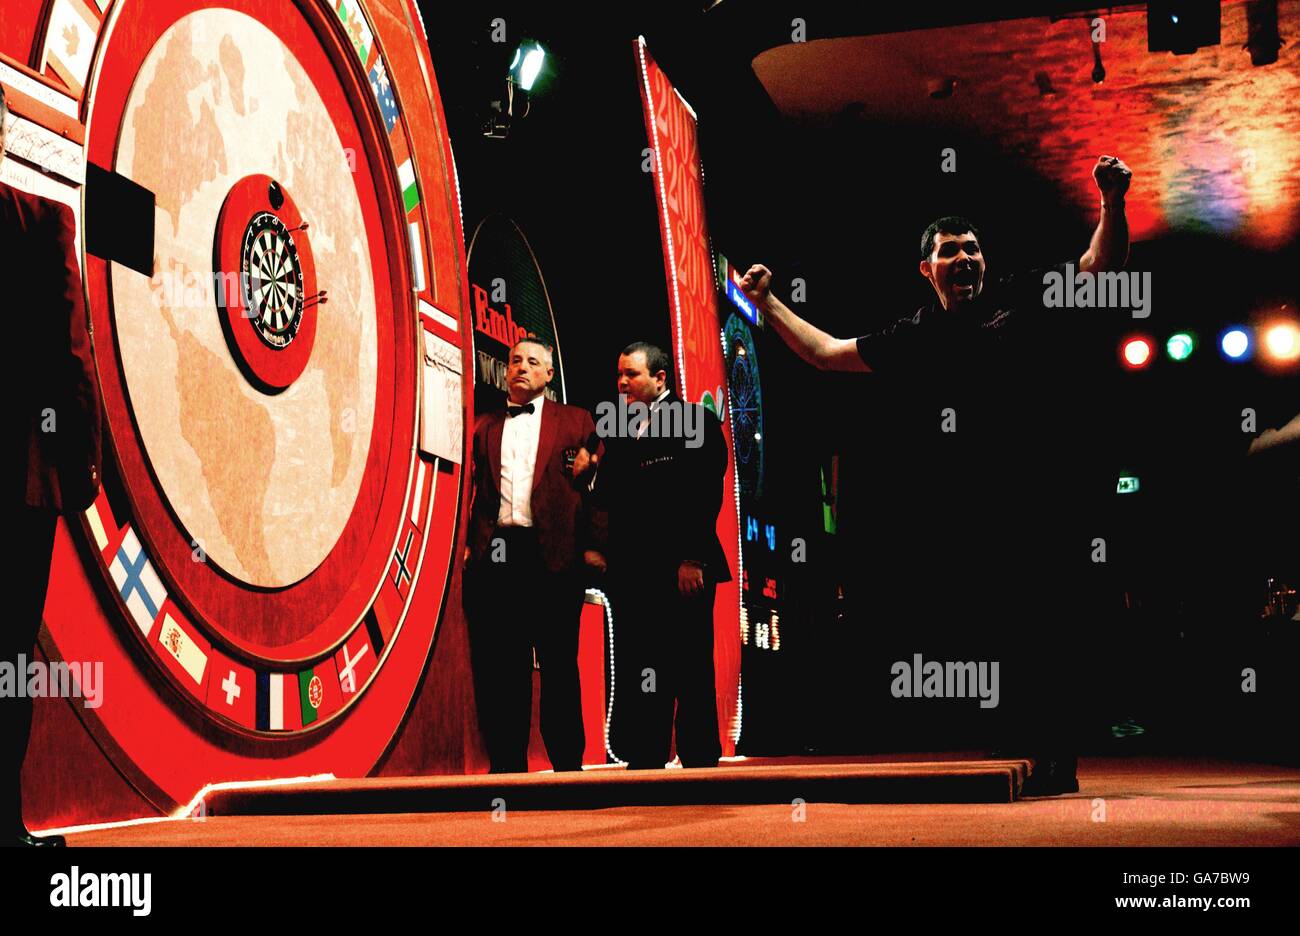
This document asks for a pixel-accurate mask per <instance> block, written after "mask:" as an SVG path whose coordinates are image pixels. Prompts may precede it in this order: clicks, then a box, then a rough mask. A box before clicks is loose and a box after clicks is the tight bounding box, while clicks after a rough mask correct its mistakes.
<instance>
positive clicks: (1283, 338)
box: [1264, 322, 1300, 362]
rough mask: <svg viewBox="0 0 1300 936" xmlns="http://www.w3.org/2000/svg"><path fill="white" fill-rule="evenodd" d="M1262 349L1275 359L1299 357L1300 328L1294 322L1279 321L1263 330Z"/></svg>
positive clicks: (1292, 359) (1289, 359)
mask: <svg viewBox="0 0 1300 936" xmlns="http://www.w3.org/2000/svg"><path fill="white" fill-rule="evenodd" d="M1264 349H1265V350H1266V351H1267V352H1268V355H1269V357H1271V358H1273V360H1275V361H1284V362H1285V361H1294V360H1295V359H1296V358H1300V328H1297V327H1296V324H1295V323H1294V322H1279V323H1278V324H1276V325H1272V326H1270V327H1269V329H1268V330H1267V331H1265V332H1264Z"/></svg>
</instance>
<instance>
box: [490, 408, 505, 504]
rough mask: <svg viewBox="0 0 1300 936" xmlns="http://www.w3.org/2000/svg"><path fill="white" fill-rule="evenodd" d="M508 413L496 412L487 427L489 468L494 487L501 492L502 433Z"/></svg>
mask: <svg viewBox="0 0 1300 936" xmlns="http://www.w3.org/2000/svg"><path fill="white" fill-rule="evenodd" d="M505 424H506V414H505V413H494V414H493V418H492V421H491V422H490V423H488V428H487V457H488V469H489V470H490V471H491V472H492V487H494V488H495V489H496V491H497V493H498V494H500V493H501V433H502V431H503V430H504V429H505Z"/></svg>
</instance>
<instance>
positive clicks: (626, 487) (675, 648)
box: [594, 341, 731, 769]
mask: <svg viewBox="0 0 1300 936" xmlns="http://www.w3.org/2000/svg"><path fill="white" fill-rule="evenodd" d="M671 369H672V362H671V359H670V358H669V357H668V355H667V354H666V353H665V352H664V351H663V350H662V349H661V348H659V347H656V346H655V345H652V344H650V343H649V342H644V341H638V342H634V343H633V344H631V345H628V346H627V347H626V348H625V349H623V353H622V354H621V355H620V356H619V359H618V392H619V394H620V396H621V397H622V398H623V399H624V401H625V402H626V411H628V412H629V413H631V414H632V418H631V419H630V420H629V424H628V425H627V426H625V427H624V428H625V429H627V430H628V431H627V432H625V433H616V434H611V433H607V432H602V435H603V436H604V437H605V438H604V442H605V455H604V456H603V458H600V459H599V467H598V471H597V476H596V480H595V484H594V490H595V493H596V495H597V500H598V503H599V504H600V505H601V507H602V512H603V513H604V514H605V515H607V518H608V519H607V523H608V547H607V550H606V554H607V556H608V571H609V588H610V591H611V592H612V594H611V602H612V605H613V612H614V660H615V667H616V670H615V686H616V692H615V696H614V720H613V725H612V732H613V737H612V746H613V749H614V752H615V753H616V754H618V755H619V756H620V757H622V758H625V759H626V760H627V761H628V766H629V767H631V768H634V769H637V768H656V767H663V766H664V765H665V763H666V762H667V761H668V758H669V755H670V752H671V746H672V739H673V708H674V704H675V705H676V725H677V754H678V756H679V757H680V758H681V762H682V765H683V766H685V767H716V766H717V763H718V757H719V756H720V755H721V753H722V746H721V741H720V739H719V736H718V708H717V698H716V695H715V692H714V669H713V601H714V596H715V593H716V591H717V585H718V583H719V582H728V581H731V571H730V569H729V568H728V566H727V559H726V556H725V554H724V553H723V551H722V544H721V543H719V542H718V535H717V529H716V525H717V520H718V511H719V510H721V508H722V500H723V496H722V495H723V476H724V475H725V474H726V470H727V447H726V440H725V439H724V438H723V435H722V427H721V425H720V424H719V422H718V419H717V417H716V416H714V414H713V413H711V412H709V411H708V410H706V409H705V408H704V407H703V406H700V405H698V404H690V403H684V402H683V401H682V400H681V399H680V398H678V397H677V395H676V394H675V393H673V392H672V390H671V389H669V380H670V378H669V374H670V372H671ZM602 425H603V420H602Z"/></svg>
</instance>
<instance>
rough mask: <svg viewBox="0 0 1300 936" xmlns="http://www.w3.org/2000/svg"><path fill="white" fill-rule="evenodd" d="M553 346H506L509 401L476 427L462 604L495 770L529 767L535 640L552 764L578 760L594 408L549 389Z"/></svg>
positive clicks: (597, 559) (596, 559)
mask: <svg viewBox="0 0 1300 936" xmlns="http://www.w3.org/2000/svg"><path fill="white" fill-rule="evenodd" d="M554 375H555V369H554V367H553V366H552V358H551V351H550V349H549V348H548V347H546V346H545V345H543V344H541V343H539V342H536V341H532V340H528V339H525V340H523V341H520V342H518V343H517V344H516V345H515V346H514V347H513V348H511V349H510V356H509V363H508V367H507V370H506V379H507V392H508V393H509V396H510V402H509V405H508V406H507V408H506V410H505V411H504V412H495V413H487V414H485V415H483V416H482V417H480V418H479V420H478V424H477V425H476V426H475V428H474V455H473V458H474V460H473V472H474V501H473V505H472V506H471V508H470V523H469V545H468V546H467V547H466V553H467V558H468V562H467V565H466V569H465V610H466V613H467V615H468V618H469V628H470V650H471V655H472V663H473V668H474V685H475V693H476V695H477V698H478V712H479V725H480V727H481V729H482V731H483V739H484V742H485V743H486V745H487V750H488V757H489V759H490V760H491V767H492V772H493V773H523V772H525V771H527V770H528V735H529V729H530V727H531V722H532V692H533V688H532V687H533V651H534V649H536V652H537V663H538V667H539V668H540V669H541V674H542V700H541V708H542V711H541V725H542V739H543V740H544V741H545V742H546V753H547V755H548V756H549V757H550V759H551V766H552V767H554V768H555V769H556V770H578V769H580V768H581V767H582V751H583V746H584V737H583V730H582V708H581V698H580V695H579V686H578V621H579V616H580V615H581V613H582V602H583V594H584V588H583V585H584V583H583V576H584V571H585V566H586V565H591V566H593V567H595V568H603V567H604V558H603V557H602V556H601V555H600V553H598V552H596V551H595V550H594V549H593V548H592V546H593V540H594V531H593V528H592V515H591V514H590V513H589V512H588V509H587V503H586V499H585V494H586V491H585V487H586V486H585V484H584V483H583V482H582V479H581V474H582V465H583V464H585V462H586V458H585V454H586V453H585V452H584V453H583V454H584V458H583V460H582V462H580V463H579V471H578V477H576V478H575V473H574V462H575V459H576V458H577V457H578V453H579V451H580V450H582V449H583V446H584V445H586V444H588V440H589V439H590V438H591V437H592V436H593V435H594V433H595V424H594V423H593V422H592V419H591V414H590V413H588V412H587V411H586V410H583V409H579V408H578V407H576V406H566V405H565V404H563V403H557V402H555V401H554V400H548V399H546V397H545V393H544V391H545V390H546V385H547V384H548V383H550V381H551V378H552V377H553V376H554Z"/></svg>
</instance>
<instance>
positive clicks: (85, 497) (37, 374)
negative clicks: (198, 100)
mask: <svg viewBox="0 0 1300 936" xmlns="http://www.w3.org/2000/svg"><path fill="white" fill-rule="evenodd" d="M8 117H9V111H8V107H7V105H6V102H5V98H4V89H3V86H0V160H3V159H4V127H5V122H6V121H7V120H8ZM0 265H2V266H0V271H2V273H3V283H4V289H5V299H4V311H5V316H4V317H5V325H6V327H7V328H8V329H9V330H10V331H9V335H10V341H9V348H10V353H11V355H12V356H13V359H14V360H13V361H12V363H11V366H9V367H5V368H3V372H4V377H3V392H4V398H3V404H0V412H3V416H0V423H2V424H3V429H0V432H3V439H4V441H3V447H2V448H0V451H3V452H4V453H5V456H4V457H5V461H4V462H3V465H4V467H3V468H2V469H0V485H2V486H3V487H2V491H3V493H0V511H2V512H3V521H0V522H3V523H4V529H5V530H6V531H7V532H8V535H9V536H10V537H11V542H12V544H13V548H12V549H11V550H10V551H9V558H8V559H7V560H6V562H5V564H4V572H3V576H4V591H5V594H6V595H9V596H10V600H11V601H12V602H13V604H12V605H11V615H12V617H13V620H10V621H9V622H7V624H6V625H5V626H3V627H0V635H3V636H0V660H5V661H8V662H9V663H10V665H11V666H16V665H17V663H18V657H19V656H20V655H23V656H25V657H27V658H28V659H31V657H32V647H33V645H34V644H35V642H36V634H37V631H38V630H39V629H40V626H41V612H42V610H43V608H44V605H45V590H46V586H47V584H48V582H49V575H50V556H51V552H52V550H53V546H54V523H55V517H56V515H57V514H58V513H59V512H63V513H66V514H72V513H75V512H77V511H82V510H85V509H86V508H87V507H89V506H90V504H91V503H92V502H93V501H94V499H95V495H96V493H97V492H98V490H99V471H100V400H99V383H98V381H97V379H96V376H95V362H94V357H93V356H92V354H91V350H90V331H89V327H88V323H87V320H86V305H85V300H84V298H83V294H82V290H81V272H80V268H79V267H78V266H77V250H76V224H75V221H74V219H73V215H72V211H71V209H69V208H68V207H67V206H65V205H61V204H58V203H56V202H52V201H49V200H47V199H44V198H39V197H37V196H35V195H28V194H26V193H24V192H19V191H15V190H14V189H12V188H10V187H9V186H7V185H5V184H4V183H3V182H0ZM15 678H17V679H26V673H16V674H15ZM31 720H32V700H31V699H30V698H27V697H26V696H23V697H21V698H13V697H9V698H0V839H2V841H0V844H6V845H8V844H23V845H52V844H62V840H61V839H59V838H58V837H56V836H47V837H44V838H37V837H34V836H32V835H30V834H29V833H28V831H27V827H26V826H25V825H24V824H23V815H22V789H21V783H20V779H19V778H20V776H21V771H22V763H23V758H24V757H25V756H26V753H27V740H28V737H29V736H30V734H31Z"/></svg>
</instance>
